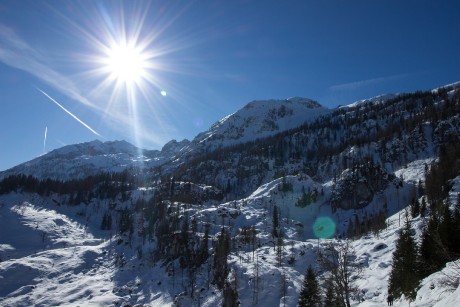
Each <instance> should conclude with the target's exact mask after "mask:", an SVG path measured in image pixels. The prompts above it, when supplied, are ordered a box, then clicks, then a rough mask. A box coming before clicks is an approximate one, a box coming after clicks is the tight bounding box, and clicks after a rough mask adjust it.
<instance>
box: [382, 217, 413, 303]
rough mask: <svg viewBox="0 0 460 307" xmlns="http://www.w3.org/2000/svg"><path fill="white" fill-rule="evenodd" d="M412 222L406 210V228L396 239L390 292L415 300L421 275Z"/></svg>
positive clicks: (396, 295) (395, 295)
mask: <svg viewBox="0 0 460 307" xmlns="http://www.w3.org/2000/svg"><path fill="white" fill-rule="evenodd" d="M411 226H412V225H411V222H410V219H409V214H408V213H407V211H406V215H405V224H404V228H403V229H402V231H401V234H400V236H399V238H398V240H397V241H396V250H395V251H394V253H393V267H392V270H391V273H390V282H389V287H388V288H389V293H391V294H393V296H394V297H396V298H398V297H401V295H403V294H404V295H405V296H406V298H408V299H409V300H414V299H415V296H416V295H417V287H418V284H419V276H418V272H417V270H415V269H414V264H415V263H416V260H417V245H416V243H415V240H414V238H412V236H411V234H410V232H411Z"/></svg>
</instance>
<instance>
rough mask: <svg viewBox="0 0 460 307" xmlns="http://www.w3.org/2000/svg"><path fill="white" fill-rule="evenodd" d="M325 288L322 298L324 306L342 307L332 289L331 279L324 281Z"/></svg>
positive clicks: (332, 282)
mask: <svg viewBox="0 0 460 307" xmlns="http://www.w3.org/2000/svg"><path fill="white" fill-rule="evenodd" d="M325 287H326V293H325V296H324V306H327V307H342V304H340V301H339V299H338V296H337V293H336V291H335V289H334V281H333V280H332V278H328V279H326V282H325Z"/></svg>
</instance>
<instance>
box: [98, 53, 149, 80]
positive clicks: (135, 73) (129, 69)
mask: <svg viewBox="0 0 460 307" xmlns="http://www.w3.org/2000/svg"><path fill="white" fill-rule="evenodd" d="M104 62H105V64H106V65H107V66H106V69H107V70H108V72H109V73H110V76H111V78H112V79H113V80H116V81H117V82H124V83H127V84H133V83H135V84H139V83H140V82H141V81H142V80H143V79H144V78H146V76H147V72H146V69H147V66H148V62H147V58H146V56H145V55H144V54H143V53H142V50H140V48H138V47H137V46H135V45H127V44H115V45H113V46H112V47H111V48H110V49H108V51H107V58H106V59H105V61H104Z"/></svg>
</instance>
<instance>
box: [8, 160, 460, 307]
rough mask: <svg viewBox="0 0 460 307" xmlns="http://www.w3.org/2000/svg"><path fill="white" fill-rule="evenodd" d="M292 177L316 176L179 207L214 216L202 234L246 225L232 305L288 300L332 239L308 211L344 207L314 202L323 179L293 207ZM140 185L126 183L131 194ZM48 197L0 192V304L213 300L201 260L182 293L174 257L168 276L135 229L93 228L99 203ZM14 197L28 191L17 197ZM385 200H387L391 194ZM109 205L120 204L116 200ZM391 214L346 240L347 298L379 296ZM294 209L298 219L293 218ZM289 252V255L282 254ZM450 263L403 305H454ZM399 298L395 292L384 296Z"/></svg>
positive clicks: (395, 227)
mask: <svg viewBox="0 0 460 307" xmlns="http://www.w3.org/2000/svg"><path fill="white" fill-rule="evenodd" d="M421 165H423V164H422V163H414V164H411V165H409V166H408V168H407V169H405V174H406V175H408V174H409V173H410V174H417V173H418V172H419V170H420V169H421V168H422V166H421ZM407 179H408V182H411V181H412V180H413V178H412V177H411V176H407ZM284 183H292V185H293V191H292V193H291V192H289V193H285V192H282V191H281V190H280V185H283V184H284ZM459 183H460V179H459V178H457V179H455V182H454V185H453V186H454V188H453V190H452V194H455V193H457V192H458V188H459V187H460V184H459ZM302 187H304V188H306V189H308V188H310V189H313V188H320V187H321V186H320V185H319V184H318V183H315V182H314V181H313V180H311V178H309V177H308V176H305V175H301V176H298V177H294V176H291V177H288V178H287V179H286V180H285V181H284V182H283V180H281V179H277V180H275V181H273V182H270V183H268V184H265V185H263V186H261V187H260V188H259V189H258V190H256V191H254V193H253V194H252V195H251V196H249V197H247V198H245V199H241V200H238V201H232V202H228V203H223V204H220V205H218V206H204V207H203V206H192V207H190V208H189V209H188V212H189V214H190V216H191V217H195V218H198V217H199V216H203V217H205V218H206V220H208V221H210V222H211V223H212V224H213V225H214V226H212V227H211V229H212V231H211V235H216V234H217V233H218V232H219V230H220V228H221V226H220V224H219V223H220V221H221V219H222V217H223V216H225V217H226V219H227V221H226V222H225V225H228V227H231V229H233V231H234V232H235V233H236V232H237V231H238V229H241V228H242V227H245V226H252V225H254V226H255V228H256V230H257V233H258V236H257V238H258V242H257V246H256V248H255V249H254V251H253V250H252V248H251V246H250V245H242V246H241V248H239V249H238V250H236V251H233V252H232V253H231V254H230V256H229V257H228V263H229V267H230V274H229V279H230V280H232V279H233V278H235V277H236V278H237V280H238V293H239V297H240V302H241V306H264V307H265V306H267V307H270V306H284V305H286V306H295V305H296V304H297V301H298V296H299V292H300V289H301V286H302V282H303V278H304V273H305V270H306V268H307V267H308V266H309V265H312V266H313V268H315V270H319V271H320V268H319V267H318V266H317V263H316V257H317V251H318V246H319V247H320V248H322V247H324V246H325V245H326V244H328V242H331V241H332V242H335V241H336V239H321V240H318V239H316V238H314V235H313V232H312V228H313V227H314V226H313V223H311V222H310V221H309V220H315V219H316V218H317V217H319V216H329V217H331V218H332V219H333V220H335V218H336V217H337V216H339V215H343V214H347V212H340V210H339V212H338V213H337V214H336V215H334V214H332V213H331V212H330V211H329V210H324V209H323V208H322V207H324V206H322V202H323V200H324V198H326V197H327V194H328V193H329V192H328V190H327V186H323V187H324V188H325V192H324V194H325V196H323V197H320V198H318V201H317V202H316V203H314V204H312V205H310V206H309V207H306V208H296V207H295V204H294V202H293V201H292V200H293V199H295V198H296V197H297V196H300V193H301V192H300V191H301V189H302ZM406 189H407V188H406ZM145 192H146V191H139V192H138V193H135V194H136V195H137V196H136V197H138V196H139V195H140V193H145ZM403 194H404V193H401V194H400V197H401V198H404V196H403ZM53 198H54V197H53V196H51V198H40V197H38V196H36V195H35V196H34V195H17V194H10V195H4V196H1V197H0V203H1V204H2V205H1V207H0V230H1V231H2V233H3V234H6V236H2V237H1V238H2V239H1V241H0V255H1V256H2V262H0V305H2V306H26V305H40V306H50V305H63V306H74V305H85V306H125V305H127V304H130V305H135V304H142V305H145V306H173V305H174V304H175V303H180V304H181V306H220V305H221V304H222V295H221V293H220V291H219V290H218V289H216V288H215V287H214V286H213V285H210V284H208V282H207V281H206V276H207V274H208V273H207V271H206V270H207V269H206V268H207V267H208V266H207V265H206V264H205V265H204V266H202V268H200V269H199V270H198V272H197V277H196V280H195V287H194V290H193V291H194V292H195V295H194V298H193V299H192V298H191V296H190V287H189V281H188V277H187V274H185V276H184V274H182V277H181V273H180V268H179V266H177V267H176V270H177V272H176V277H172V276H171V273H170V267H169V266H168V267H166V266H164V265H163V264H161V262H160V263H153V262H152V261H151V260H150V259H149V257H148V256H144V257H142V258H139V255H138V252H136V248H138V246H142V245H140V244H141V241H142V240H141V239H136V238H135V239H134V240H133V241H132V242H131V243H129V244H128V241H127V238H126V237H124V236H118V235H117V236H112V234H111V233H110V232H109V231H101V230H98V228H99V221H100V217H101V215H102V213H103V212H104V208H107V207H106V206H107V203H105V202H103V203H100V202H98V203H96V202H95V203H91V204H89V205H88V206H83V207H82V206H76V207H66V206H64V207H63V206H57V205H56V203H54V202H53V201H52V199H53ZM24 199H28V200H29V201H28V202H25V201H24ZM128 202H129V201H128ZM391 202H392V203H396V200H395V199H393V200H392V201H391ZM275 204H276V205H277V206H278V207H279V208H280V209H281V210H282V212H284V213H282V215H281V217H282V219H281V227H282V230H283V233H284V236H285V238H284V248H283V259H282V263H283V265H282V266H278V264H277V255H276V252H275V249H274V247H273V241H272V240H273V239H272V236H271V225H272V221H271V217H272V211H273V206H274V205H275ZM118 206H119V207H123V206H124V204H123V203H120V204H119V205H118ZM400 209H404V208H400ZM294 210H298V211H297V212H295V211H294ZM289 213H290V214H289ZM401 215H402V213H401V212H395V214H393V215H392V216H390V217H389V218H388V220H387V223H388V227H387V228H386V229H384V230H382V231H381V232H380V233H379V234H378V235H366V236H364V237H362V238H361V239H359V240H356V241H354V242H353V247H354V249H355V251H356V259H357V260H358V261H359V262H360V263H361V264H362V265H363V273H362V276H361V277H360V278H359V279H357V280H356V283H357V285H358V286H359V288H360V289H361V300H363V301H361V302H359V301H358V298H357V297H354V298H353V301H352V306H356V307H357V306H360V307H369V306H383V305H385V304H386V302H385V300H386V293H387V283H388V277H389V273H390V270H391V262H392V253H393V251H394V249H395V242H396V240H397V238H398V233H399V229H400V225H401V224H400V216H401ZM288 216H289V217H288ZM299 219H301V220H302V222H303V223H305V224H303V225H302V226H301V225H300V224H299ZM423 223H424V222H423V220H422V219H421V218H417V219H414V220H413V229H414V230H415V232H416V237H418V236H419V234H420V231H421V229H422V226H423ZM339 228H340V227H339ZM299 230H300V231H299ZM43 234H45V235H43ZM151 248H153V246H149V244H146V245H144V246H143V250H144V255H148V251H149V250H150V249H151ZM291 258H293V259H294V261H293V262H291V263H288V260H289V259H291ZM209 261H212V259H211V258H210V260H209ZM457 269H458V264H455V263H450V264H448V265H447V267H446V269H444V270H443V271H442V272H437V273H434V274H432V275H431V276H429V277H427V278H426V279H424V280H423V281H422V282H421V288H420V289H419V291H418V295H417V298H416V300H415V301H414V302H412V303H411V306H414V307H417V306H418V307H427V306H456V305H455V302H456V300H457V299H458V298H459V297H460V294H459V291H458V290H456V291H455V287H452V286H451V285H449V284H448V283H447V282H446V278H448V277H449V276H452V274H457V273H458V270H457ZM320 280H322V278H321V277H320ZM407 305H408V302H407V301H405V300H404V299H403V298H402V299H399V300H396V301H395V304H394V306H407Z"/></svg>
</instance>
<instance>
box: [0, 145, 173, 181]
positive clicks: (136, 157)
mask: <svg viewBox="0 0 460 307" xmlns="http://www.w3.org/2000/svg"><path fill="white" fill-rule="evenodd" d="M165 159H167V158H165V157H164V156H163V155H162V154H161V152H159V151H155V150H151V151H146V150H142V149H139V148H137V147H135V146H134V145H132V144H130V143H128V142H126V141H112V142H104V143H103V142H101V141H99V140H95V141H91V142H87V143H81V144H74V145H68V146H64V147H62V148H59V149H55V150H53V151H51V152H49V153H47V154H44V155H42V156H40V157H37V158H35V159H33V160H31V161H28V162H25V163H22V164H20V165H18V166H15V167H13V168H11V169H8V170H6V171H3V172H0V178H5V177H7V176H10V175H14V174H24V175H31V176H33V177H36V178H40V179H46V178H51V179H60V180H67V179H81V178H85V177H87V176H90V175H95V174H97V173H101V172H112V173H114V172H122V171H124V170H128V169H132V168H145V167H151V166H154V165H156V164H159V163H161V162H164V161H165Z"/></svg>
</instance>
